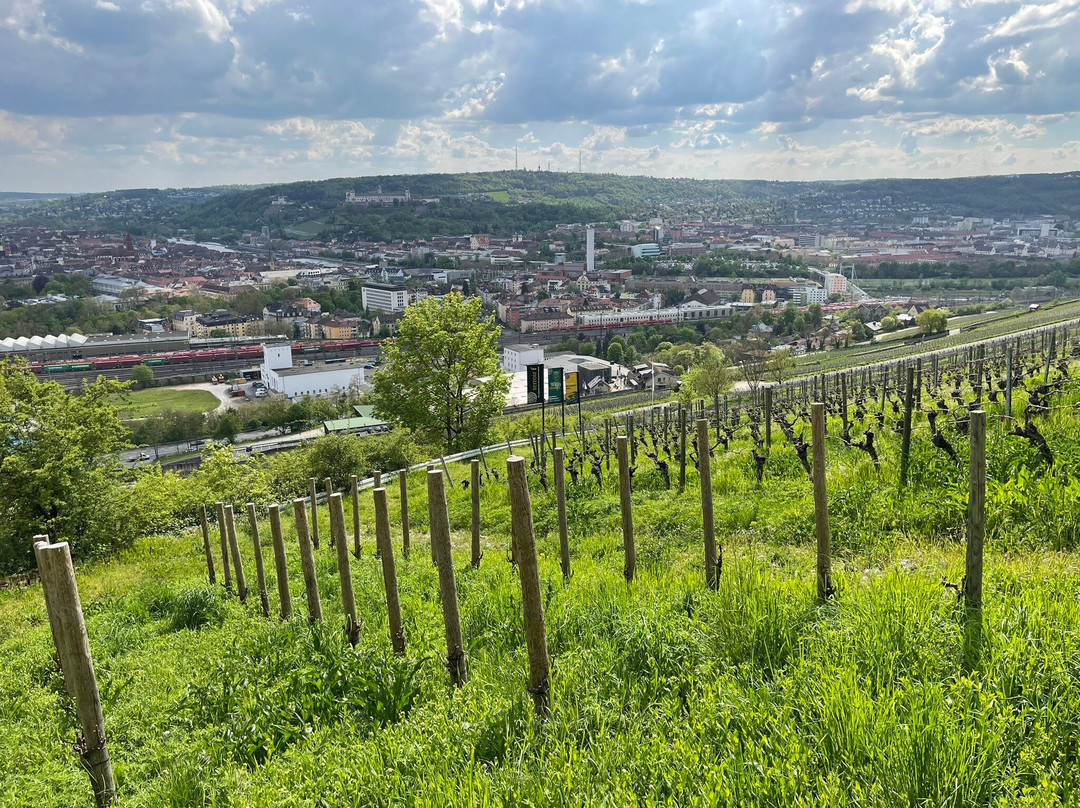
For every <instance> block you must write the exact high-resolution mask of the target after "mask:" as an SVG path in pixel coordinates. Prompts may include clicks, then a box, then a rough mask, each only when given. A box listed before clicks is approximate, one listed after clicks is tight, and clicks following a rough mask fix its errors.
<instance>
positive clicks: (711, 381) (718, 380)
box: [682, 342, 732, 407]
mask: <svg viewBox="0 0 1080 808" xmlns="http://www.w3.org/2000/svg"><path fill="white" fill-rule="evenodd" d="M682 383H683V386H684V387H686V388H687V392H688V393H689V394H690V395H691V396H692V397H693V398H703V399H707V400H709V401H712V402H713V406H714V407H716V406H718V405H719V402H720V397H721V396H722V395H724V393H726V392H727V391H728V390H730V389H731V383H732V378H731V368H730V367H729V366H728V359H727V357H726V356H725V355H724V352H723V351H721V350H720V349H719V348H718V347H717V346H715V345H713V344H712V343H711V342H706V343H703V344H702V345H701V346H699V347H698V348H697V349H696V350H695V351H694V359H693V366H692V367H691V368H690V370H688V371H687V372H686V373H685V374H684V375H683V379H682Z"/></svg>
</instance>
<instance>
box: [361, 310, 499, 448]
mask: <svg viewBox="0 0 1080 808" xmlns="http://www.w3.org/2000/svg"><path fill="white" fill-rule="evenodd" d="M499 333H500V332H499V328H498V327H497V326H496V325H495V318H494V317H484V316H483V314H482V312H481V301H480V298H477V297H472V298H467V299H466V298H463V297H462V296H461V295H459V294H451V295H447V296H446V297H445V298H443V299H442V300H436V299H434V298H427V299H425V300H421V301H420V302H418V303H415V304H413V305H411V306H409V307H408V308H407V309H406V310H405V315H404V317H402V320H401V325H400V327H399V329H398V334H397V338H396V339H395V340H394V341H393V342H386V343H384V344H383V348H382V359H383V366H382V368H380V369H379V371H378V372H376V373H375V375H374V376H373V377H372V384H373V386H374V393H373V401H374V404H375V410H376V412H377V413H378V414H379V415H380V416H381V417H383V418H386V419H387V420H389V421H391V422H393V423H395V424H398V425H401V426H405V427H408V428H409V429H413V430H416V431H417V432H419V433H420V434H421V435H422V436H423V437H424V438H425V439H427V440H430V441H432V442H438V443H441V444H442V445H443V446H444V447H445V449H446V450H447V451H459V450H462V449H466V448H471V447H474V446H478V445H480V444H481V443H482V442H483V440H484V438H485V437H486V435H487V433H488V431H489V429H490V428H491V424H492V422H493V420H494V419H495V417H496V416H497V415H498V414H499V413H501V412H502V410H503V407H504V406H505V403H506V393H507V391H508V390H509V388H510V380H509V377H507V376H506V375H505V374H503V373H502V371H501V370H500V369H499V364H498V353H497V346H498V337H499Z"/></svg>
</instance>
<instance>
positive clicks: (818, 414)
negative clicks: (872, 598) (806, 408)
mask: <svg viewBox="0 0 1080 808" xmlns="http://www.w3.org/2000/svg"><path fill="white" fill-rule="evenodd" d="M810 419H811V432H812V433H813V437H812V440H813V449H814V465H813V472H814V473H813V477H814V525H815V527H816V529H817V597H818V603H825V602H826V601H827V600H828V599H829V598H830V597H831V596H832V594H833V592H834V591H835V589H834V588H833V584H832V572H831V562H830V559H829V499H828V495H827V493H826V490H825V404H824V403H822V402H820V401H815V402H814V403H813V404H811V405H810Z"/></svg>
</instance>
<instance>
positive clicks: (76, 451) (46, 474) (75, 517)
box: [0, 362, 134, 574]
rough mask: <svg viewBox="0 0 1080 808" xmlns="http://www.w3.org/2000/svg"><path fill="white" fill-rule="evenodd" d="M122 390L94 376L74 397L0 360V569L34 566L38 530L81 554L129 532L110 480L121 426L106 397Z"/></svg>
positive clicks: (120, 445)
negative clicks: (0, 495)
mask: <svg viewBox="0 0 1080 808" xmlns="http://www.w3.org/2000/svg"><path fill="white" fill-rule="evenodd" d="M124 387H125V386H124V385H122V384H120V383H119V382H117V381H115V380H108V379H104V378H99V379H98V380H97V381H96V382H94V383H92V384H87V385H85V386H84V387H83V388H82V390H81V391H80V393H79V395H77V396H75V395H71V394H69V393H68V392H67V391H65V390H64V389H63V388H62V387H61V386H60V385H59V384H57V383H56V382H51V381H49V382H39V381H38V380H37V379H36V378H35V377H34V375H33V374H32V373H30V371H29V368H28V367H27V366H26V365H25V364H23V363H18V364H12V363H7V362H3V363H0V479H3V481H4V507H3V508H2V509H0V574H5V573H10V572H15V571H17V570H21V569H26V568H27V567H29V566H31V565H32V557H31V556H32V553H33V547H32V543H31V541H30V539H31V537H33V536H34V535H36V534H39V533H46V534H48V535H49V536H51V537H53V538H54V539H56V540H68V541H70V542H71V544H72V550H73V552H75V553H76V554H77V555H80V556H86V555H89V554H92V553H96V552H100V551H102V550H104V549H108V548H112V547H116V546H120V545H122V544H124V543H125V542H126V541H128V540H129V539H130V538H132V537H133V535H134V533H133V530H132V527H131V525H130V524H129V523H128V522H127V520H126V519H125V518H124V517H123V515H122V510H123V497H122V496H121V495H120V489H119V486H118V484H117V483H116V481H115V479H114V477H113V468H114V467H115V465H116V462H117V458H116V453H117V452H118V451H119V450H120V449H122V448H123V447H124V446H125V439H126V436H127V430H126V429H125V428H124V426H123V425H122V424H121V423H120V419H119V416H118V412H117V408H116V406H115V404H113V403H112V401H111V398H112V397H113V396H116V395H118V394H120V393H122V392H123V390H124Z"/></svg>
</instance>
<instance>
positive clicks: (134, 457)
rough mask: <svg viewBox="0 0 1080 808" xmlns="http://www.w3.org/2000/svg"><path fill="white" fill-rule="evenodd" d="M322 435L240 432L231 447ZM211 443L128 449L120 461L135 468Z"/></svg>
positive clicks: (263, 446) (260, 445)
mask: <svg viewBox="0 0 1080 808" xmlns="http://www.w3.org/2000/svg"><path fill="white" fill-rule="evenodd" d="M322 434H323V429H322V427H321V426H320V427H314V428H312V429H307V430H305V431H303V432H290V433H286V434H284V435H280V434H278V432H277V430H274V429H265V430H261V431H253V432H241V433H240V434H239V435H237V436H236V439H235V440H234V441H233V443H232V445H233V446H236V447H238V448H240V445H241V444H245V445H244V446H243V448H244V449H247V448H249V447H248V445H247V444H253V445H251V446H250V448H251V449H252V451H265V450H266V449H267V448H270V447H273V446H276V445H278V444H283V443H294V442H296V441H298V440H308V439H310V438H317V437H319V436H320V435H322ZM213 443H214V441H212V440H199V441H194V442H193V441H186V440H185V441H181V442H180V443H166V444H164V445H162V446H158V447H157V449H156V450H155V449H154V447H152V446H151V447H148V448H143V449H128V450H127V451H125V452H121V453H120V459H121V460H123V461H124V463H125V464H127V465H129V466H131V467H132V468H134V467H136V466H142V465H146V464H148V463H153V462H155V460H163V459H165V458H167V457H175V456H176V455H184V454H192V453H194V452H198V451H202V450H203V449H205V448H207V447H208V446H210V445H211V444H213ZM193 444H198V447H197V448H195V447H194V445H193ZM144 455H145V457H144Z"/></svg>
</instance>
